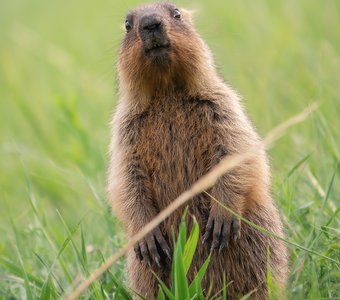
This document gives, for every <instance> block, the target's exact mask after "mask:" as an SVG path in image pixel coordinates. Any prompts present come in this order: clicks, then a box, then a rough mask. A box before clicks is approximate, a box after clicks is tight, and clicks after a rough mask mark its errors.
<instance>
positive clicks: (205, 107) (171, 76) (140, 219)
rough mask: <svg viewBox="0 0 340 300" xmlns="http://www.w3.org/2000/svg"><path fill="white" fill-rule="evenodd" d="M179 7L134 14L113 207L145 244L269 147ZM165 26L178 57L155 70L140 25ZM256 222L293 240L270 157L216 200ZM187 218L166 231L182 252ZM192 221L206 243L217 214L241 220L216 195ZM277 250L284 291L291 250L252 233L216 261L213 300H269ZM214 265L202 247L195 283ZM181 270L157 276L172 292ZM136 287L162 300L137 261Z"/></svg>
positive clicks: (122, 81)
mask: <svg viewBox="0 0 340 300" xmlns="http://www.w3.org/2000/svg"><path fill="white" fill-rule="evenodd" d="M172 9H173V6H172V5H170V4H154V5H148V6H144V7H141V8H139V9H136V10H135V11H132V12H131V14H130V15H131V16H132V18H133V23H134V24H133V27H134V28H133V29H132V30H131V32H129V33H127V34H126V36H125V39H124V41H123V44H122V47H121V50H120V54H119V62H118V75H119V94H120V100H119V104H118V106H117V109H116V112H115V116H114V120H113V124H112V125H113V135H112V143H111V164H110V170H109V178H108V181H109V184H108V190H109V198H110V201H111V203H112V206H113V210H114V212H115V213H116V214H117V216H118V218H119V219H120V220H121V221H122V222H123V224H124V225H125V227H126V229H127V233H128V236H131V235H133V234H135V233H136V232H137V231H138V230H140V229H141V228H142V227H143V226H144V225H145V224H146V223H148V222H149V221H150V220H151V219H152V218H154V217H155V216H156V215H157V214H158V213H159V211H161V210H162V209H164V208H165V207H167V206H168V205H169V204H170V203H171V201H172V200H173V199H175V198H176V197H177V196H178V195H180V194H181V193H182V192H183V191H185V190H186V189H188V188H189V187H190V186H191V185H192V184H193V183H194V182H195V181H196V180H197V179H198V178H199V177H201V176H202V175H204V174H206V173H207V172H208V171H209V170H210V169H211V168H212V167H213V166H214V165H216V164H217V163H218V162H219V161H220V160H221V159H222V158H223V157H224V156H226V155H230V154H235V153H242V152H244V151H246V150H247V149H249V147H251V146H253V145H254V144H256V143H258V142H259V137H258V135H257V133H256V132H255V130H254V128H253V126H252V125H251V123H250V121H249V120H248V118H247V117H246V116H245V114H244V111H243V109H242V107H241V105H240V100H239V97H238V95H237V94H236V93H235V92H234V91H233V90H232V89H231V88H230V87H229V86H227V85H226V84H225V83H224V82H223V81H222V79H220V77H219V76H218V74H217V72H216V70H215V67H214V63H213V59H212V56H211V54H210V51H209V49H208V48H207V46H206V45H205V43H204V42H203V41H202V39H201V38H200V36H199V35H198V34H197V32H196V31H195V29H194V27H193V25H192V22H191V16H190V14H189V13H188V12H187V11H184V10H181V12H182V19H181V20H180V21H178V20H174V19H173V18H172V17H171V14H170V13H169V11H171V10H172ZM150 11H151V12H156V13H157V14H158V15H160V16H161V17H162V21H163V22H164V24H165V30H166V34H167V37H168V38H169V40H170V42H171V48H170V49H169V57H168V59H166V60H165V61H161V62H160V63H159V64H154V63H152V62H151V61H150V60H149V59H148V58H147V57H146V56H145V55H144V53H143V50H142V49H143V45H142V41H141V39H140V36H139V33H138V30H137V29H136V28H137V27H138V21H139V19H140V17H141V16H142V15H143V14H146V13H148V12H150ZM209 192H210V193H211V194H212V195H213V196H214V197H216V198H217V199H219V200H220V201H222V202H223V203H225V204H226V205H227V206H229V207H231V208H232V209H234V210H235V211H237V212H238V213H240V214H242V215H243V216H244V217H245V218H247V219H248V220H250V221H252V222H254V223H256V224H258V225H260V226H262V227H264V228H266V229H268V230H270V231H273V232H275V233H276V234H278V235H281V236H282V235H283V233H282V225H281V221H280V217H279V214H278V211H277V209H276V207H275V205H274V203H273V201H272V199H271V195H270V174H269V168H268V163H267V158H266V154H265V151H264V150H263V151H262V152H261V153H260V154H258V155H257V156H256V157H255V158H253V159H251V160H249V161H247V163H244V164H243V165H241V166H239V167H237V168H236V169H235V170H233V171H232V172H230V173H228V174H227V175H225V176H223V177H222V178H221V179H220V180H219V182H218V183H217V184H216V185H215V186H214V187H213V188H212V189H211V190H210V191H209ZM182 212H183V209H180V210H178V211H176V212H175V213H174V214H173V215H172V216H171V217H169V218H168V219H167V220H166V221H165V222H164V223H163V224H161V226H160V228H161V230H162V232H163V233H164V235H165V236H166V238H167V240H168V242H169V245H170V248H171V249H173V243H172V232H173V230H174V232H177V230H178V226H179V223H180V219H181V216H182ZM189 213H190V214H191V215H194V216H195V217H196V219H197V220H198V222H199V225H200V229H201V233H200V240H202V235H203V234H204V228H205V226H206V223H207V220H208V217H209V214H210V215H211V214H213V215H214V216H216V217H218V218H225V219H228V218H229V219H230V218H231V216H230V215H229V214H228V213H227V212H226V211H225V210H223V209H221V208H220V207H219V206H218V205H217V204H216V203H215V202H214V201H212V200H211V199H209V198H208V197H207V196H206V195H203V194H201V195H198V196H197V197H195V199H193V200H192V201H191V202H190V205H189ZM267 248H269V251H270V268H271V272H272V273H273V275H274V278H275V279H276V281H278V282H279V284H280V285H281V287H283V286H284V284H285V279H286V272H287V258H286V248H285V246H284V244H283V243H282V242H281V241H279V240H276V239H274V238H272V237H271V236H269V235H267V234H264V233H261V232H260V231H258V230H256V229H253V228H251V227H250V226H249V225H247V224H245V223H242V226H241V236H240V238H239V239H238V240H237V241H236V242H235V241H233V240H231V241H230V243H229V246H228V247H227V248H226V249H224V250H223V251H222V252H221V253H218V251H215V252H213V255H212V259H211V263H210V265H209V269H208V272H207V274H208V276H205V278H204V282H203V286H204V288H205V290H206V291H207V289H208V288H209V286H210V281H211V280H212V283H213V294H214V293H216V292H218V291H219V290H220V289H221V288H222V286H223V284H222V283H223V274H225V275H226V279H227V282H230V281H232V283H231V284H230V286H229V287H228V297H229V299H233V298H237V297H239V296H241V295H245V294H247V293H249V292H250V291H252V290H253V289H257V292H256V293H254V294H253V298H256V299H266V298H267V296H268V295H267V293H268V292H267V287H266V274H267ZM208 255H209V246H208V245H203V246H201V245H199V247H198V249H197V251H196V254H195V257H194V261H193V266H192V268H191V269H190V271H189V278H193V276H194V273H195V271H196V270H197V269H198V268H199V267H200V266H201V265H202V263H203V262H204V261H205V259H206V258H207V256H208ZM170 264H171V263H170V262H169V261H167V262H166V265H165V267H164V268H163V269H162V270H161V269H159V268H157V267H155V266H153V267H152V269H153V270H154V271H155V272H156V273H157V274H158V275H159V276H160V277H161V278H162V279H163V280H164V281H165V282H168V283H169V284H170V282H169V274H170V269H171V265H170ZM128 276H129V281H130V284H131V287H132V288H133V289H134V290H136V291H137V292H138V293H140V294H142V295H145V296H146V297H147V298H152V297H153V296H154V295H155V294H156V293H157V288H158V282H157V279H156V278H155V277H154V275H153V274H152V273H151V268H150V267H148V266H147V265H146V264H144V263H140V262H139V261H138V260H137V259H136V256H135V253H134V252H133V251H131V252H130V253H129V255H128Z"/></svg>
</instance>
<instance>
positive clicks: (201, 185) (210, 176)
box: [64, 103, 318, 300]
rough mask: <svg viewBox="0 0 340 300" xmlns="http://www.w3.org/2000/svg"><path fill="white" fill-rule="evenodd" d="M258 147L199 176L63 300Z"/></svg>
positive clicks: (277, 133)
mask: <svg viewBox="0 0 340 300" xmlns="http://www.w3.org/2000/svg"><path fill="white" fill-rule="evenodd" d="M317 108H318V104H317V103H313V104H312V105H311V106H310V107H309V108H307V109H306V110H304V111H302V112H301V113H300V114H298V115H296V116H294V117H292V118H290V119H288V120H287V121H285V122H283V123H281V124H280V125H278V126H277V127H275V128H274V129H272V130H271V131H270V132H269V133H268V134H267V136H266V138H265V139H264V141H263V142H262V143H263V144H264V146H265V147H266V148H268V146H270V145H271V144H272V143H273V142H274V141H276V140H277V139H279V138H280V137H281V136H282V135H283V134H284V133H285V131H286V130H287V129H288V128H289V127H291V126H293V125H295V124H297V123H300V122H302V121H303V120H305V119H306V118H307V117H308V115H309V114H310V113H311V112H313V111H314V110H316V109H317ZM259 148H261V147H258V145H257V146H256V147H252V148H250V149H249V150H248V151H247V152H245V153H243V154H237V155H230V156H227V157H226V158H224V159H223V160H222V161H221V162H220V163H219V164H218V165H216V166H215V167H214V168H213V169H212V170H211V171H210V172H209V173H207V174H206V175H204V176H202V177H201V178H200V179H199V180H197V181H196V183H194V184H193V186H192V187H191V188H190V189H189V190H187V191H185V192H184V193H182V194H181V195H180V196H179V197H178V198H177V199H175V200H174V201H173V202H172V203H171V204H170V205H169V206H168V207H167V208H166V209H164V210H162V211H161V212H160V213H159V214H158V215H157V216H156V217H155V218H154V219H153V220H151V221H150V222H149V223H148V224H146V226H145V227H143V228H142V229H141V230H140V231H139V232H138V233H136V234H135V235H134V236H133V237H132V238H131V239H130V240H129V242H128V243H127V244H125V245H124V246H123V247H122V248H121V249H119V250H118V251H117V252H116V253H114V254H112V255H111V256H110V257H109V258H108V260H107V261H106V262H105V263H103V264H102V265H101V266H100V267H99V268H98V269H97V270H95V271H94V272H93V273H92V274H91V275H90V276H89V277H88V278H87V279H85V280H84V281H83V282H82V283H81V284H80V285H79V286H78V287H77V288H76V289H75V290H74V291H73V292H72V293H71V294H70V295H68V296H66V297H65V298H64V299H67V300H74V299H76V298H78V297H79V296H80V295H81V294H82V293H83V292H84V291H85V290H86V289H87V288H88V287H89V286H90V285H91V284H92V283H93V282H94V281H95V280H97V279H98V278H99V277H100V276H101V275H102V274H103V273H104V272H105V271H106V270H107V269H108V268H109V267H110V266H111V265H112V264H113V263H115V262H116V261H117V260H118V259H119V258H121V257H122V256H123V255H125V254H126V253H127V251H128V250H129V249H131V248H133V246H134V245H135V244H136V243H137V242H138V241H140V240H141V239H143V238H144V237H145V236H146V235H147V234H148V233H150V232H151V231H152V230H153V229H155V228H156V227H157V226H158V225H159V224H160V223H161V222H163V221H164V220H165V219H166V218H167V217H169V216H170V215H171V214H172V213H173V212H174V211H175V210H176V209H178V208H179V207H180V206H182V205H183V204H185V203H186V202H188V201H189V200H190V199H192V198H193V197H194V196H196V195H198V194H199V193H202V192H204V191H205V190H207V189H209V188H210V187H212V186H213V185H214V184H215V182H216V181H217V180H218V178H219V177H221V176H222V175H223V174H225V173H227V172H228V171H230V170H232V169H233V168H235V167H236V166H238V165H240V164H242V163H243V162H244V161H246V160H248V159H249V158H251V157H252V156H254V155H256V152H257V151H258V149H259Z"/></svg>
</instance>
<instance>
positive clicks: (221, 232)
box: [202, 213, 241, 252]
mask: <svg viewBox="0 0 340 300" xmlns="http://www.w3.org/2000/svg"><path fill="white" fill-rule="evenodd" d="M240 235H241V222H240V220H239V219H238V218H236V217H233V216H230V215H227V213H225V214H223V215H221V214H214V213H210V216H209V219H208V222H207V226H206V229H205V233H204V236H203V240H202V243H203V244H204V243H205V242H207V241H208V240H211V247H210V251H213V250H214V249H217V248H219V252H221V251H222V250H223V249H224V248H227V247H228V245H229V241H230V240H233V241H234V242H236V241H237V239H239V238H240Z"/></svg>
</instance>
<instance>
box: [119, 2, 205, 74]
mask: <svg viewBox="0 0 340 300" xmlns="http://www.w3.org/2000/svg"><path fill="white" fill-rule="evenodd" d="M125 29H126V33H125V37H124V40H123V43H122V47H121V51H120V59H119V61H120V67H121V68H122V69H123V72H134V73H135V75H137V74H136V73H139V71H140V72H143V73H144V75H143V74H139V75H140V76H146V73H150V72H152V73H153V72H154V71H159V70H161V71H162V74H163V76H165V75H166V74H167V73H172V74H173V73H174V72H178V71H179V69H180V68H179V67H178V66H179V65H182V68H183V66H184V65H186V64H187V65H188V64H189V65H190V64H191V63H192V64H195V63H197V59H198V58H197V56H198V55H197V54H198V53H199V49H200V48H202V46H201V44H200V42H201V40H200V38H199V36H198V35H197V33H196V31H195V29H194V28H193V26H192V23H191V17H190V13H189V12H188V11H185V10H180V9H178V8H177V7H176V6H174V5H172V4H169V3H162V4H151V5H146V6H142V7H140V8H137V9H136V10H133V11H131V12H130V13H129V14H128V15H127V17H126V20H125ZM167 71H169V72H167Z"/></svg>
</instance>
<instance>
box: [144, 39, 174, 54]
mask: <svg viewBox="0 0 340 300" xmlns="http://www.w3.org/2000/svg"><path fill="white" fill-rule="evenodd" d="M169 48H170V43H169V42H168V41H166V40H158V39H154V40H149V41H146V42H145V43H144V50H145V53H146V54H147V55H148V54H156V55H157V54H164V53H165V52H166V51H167V50H168V49H169Z"/></svg>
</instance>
